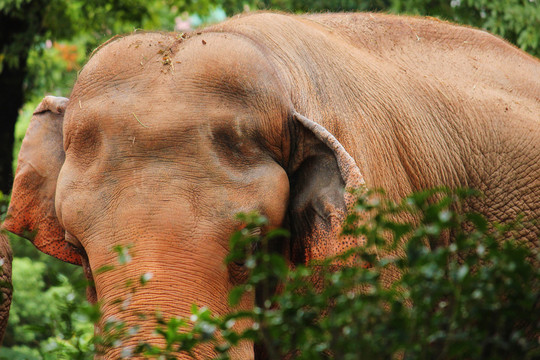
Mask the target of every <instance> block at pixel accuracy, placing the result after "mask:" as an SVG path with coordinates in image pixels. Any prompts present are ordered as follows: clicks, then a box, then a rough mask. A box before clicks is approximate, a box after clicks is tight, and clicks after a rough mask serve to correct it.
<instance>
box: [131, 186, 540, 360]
mask: <svg viewBox="0 0 540 360" xmlns="http://www.w3.org/2000/svg"><path fill="white" fill-rule="evenodd" d="M470 195H471V194H470V193H467V192H449V191H442V190H441V191H427V192H423V193H417V194H414V195H412V196H410V197H407V198H406V199H404V200H403V201H402V202H401V203H399V204H396V203H394V202H391V201H388V200H385V199H384V196H381V194H374V193H372V192H370V193H367V194H366V193H363V192H359V193H358V200H357V202H356V211H357V213H353V214H351V215H350V216H349V217H348V219H347V222H346V225H345V230H344V232H345V233H346V234H349V235H350V234H353V235H356V236H363V237H365V239H366V244H365V246H363V247H361V248H357V249H352V250H350V251H349V252H347V253H345V254H343V255H340V256H339V257H337V258H334V259H328V260H327V261H326V262H325V263H322V264H316V265H317V266H311V267H304V266H298V267H296V268H295V269H290V268H289V266H288V265H287V263H286V260H285V259H284V258H283V257H281V256H280V255H278V254H272V253H269V252H266V251H264V249H266V248H267V246H266V245H267V244H268V243H269V242H272V241H279V237H281V236H283V235H284V231H283V230H276V231H271V232H269V233H268V234H267V235H266V236H262V237H261V236H254V235H252V234H256V233H257V231H254V230H255V229H257V228H260V227H263V228H264V226H265V225H266V219H265V218H264V217H261V216H259V215H257V214H249V215H241V216H240V219H241V220H243V221H244V222H245V223H246V227H245V228H244V229H243V230H241V231H239V232H238V233H236V234H234V236H233V237H232V239H231V249H232V251H231V254H230V256H229V259H228V261H233V260H235V261H238V260H239V259H240V260H242V261H244V262H245V266H246V267H248V268H249V270H250V276H249V279H248V280H247V282H246V283H245V284H243V285H240V286H239V287H237V288H236V289H235V290H234V291H232V292H231V294H230V301H231V303H233V304H235V303H237V302H238V300H239V299H240V297H241V296H242V294H243V293H245V292H249V291H258V292H259V294H265V293H266V295H267V296H266V298H263V300H261V301H260V303H259V304H257V306H255V307H254V309H253V310H252V311H249V312H238V313H233V314H229V315H227V316H225V317H223V318H219V317H214V316H212V314H211V312H210V310H208V309H205V308H197V307H194V308H193V314H194V315H193V316H192V318H191V320H194V325H192V324H190V322H189V321H187V320H182V319H170V320H168V321H164V320H163V319H161V320H159V322H160V324H161V325H160V328H159V329H158V330H157V332H158V333H159V334H161V335H162V336H163V338H164V339H165V340H166V343H167V345H166V346H165V347H163V348H156V347H152V346H149V345H147V344H141V346H140V347H139V348H138V349H137V350H136V351H137V352H139V353H144V354H146V355H147V356H149V357H154V356H156V357H157V356H162V357H165V358H174V356H175V354H178V353H179V352H187V353H189V352H190V350H191V349H193V348H194V347H195V346H196V345H197V344H198V343H201V342H208V341H211V342H213V343H214V345H215V349H216V351H217V352H218V353H219V354H220V356H219V358H220V359H227V358H228V355H227V350H228V349H229V348H230V347H231V346H235V345H236V344H238V342H240V341H242V340H245V339H249V340H253V341H255V342H257V343H260V344H264V345H265V347H266V349H267V350H268V356H269V358H270V359H283V358H288V357H289V358H294V359H310V360H314V359H328V358H332V359H364V358H365V359H385V358H386V359H389V358H395V357H396V356H397V357H402V358H403V359H533V358H539V357H540V349H539V345H538V326H539V321H540V306H539V305H540V304H539V299H540V297H539V293H538V291H539V285H540V284H539V281H540V276H539V275H540V271H539V269H538V267H536V266H535V265H533V264H534V263H538V258H535V257H534V254H533V253H532V252H531V251H530V250H529V249H528V248H526V247H523V246H521V245H519V244H518V243H517V242H516V241H515V239H514V238H513V234H517V230H519V226H525V225H519V224H517V223H516V224H510V225H505V226H503V225H497V224H488V223H487V222H486V220H485V219H484V218H483V217H482V216H480V215H478V214H462V215H460V214H458V213H456V212H455V211H453V210H452V209H454V208H456V206H457V205H459V203H460V202H461V200H462V199H463V197H465V196H470ZM436 199H440V200H436ZM357 214H363V216H362V218H364V219H365V214H369V220H363V221H360V217H359V216H358V215H357ZM403 218H409V219H411V218H413V219H416V220H414V222H412V221H410V222H407V221H399V220H395V219H403ZM450 233H451V234H452V239H454V241H453V242H452V244H450V245H449V246H447V247H443V246H441V247H436V248H430V246H429V245H428V244H436V243H437V240H440V239H441V238H442V237H447V236H448V235H449V234H450ZM405 239H406V241H403V240H405ZM254 242H255V243H258V246H257V248H259V249H261V250H259V251H257V252H254V253H250V252H249V251H246V249H251V248H252V246H251V244H252V243H254ZM396 249H397V250H399V249H401V250H402V251H403V252H404V254H405V256H400V257H392V256H390V255H385V254H393V253H395V252H396ZM336 262H340V263H342V264H343V263H349V264H351V263H352V266H341V267H339V268H338V269H337V270H336V269H335V267H334V266H333V265H332V264H334V263H336ZM366 263H368V264H370V265H371V266H370V267H369V268H366V266H362V264H366ZM321 268H322V269H328V271H322V273H321V271H320V269H321ZM330 269H333V270H332V271H330ZM389 273H390V274H393V275H395V274H396V273H397V274H399V275H400V276H399V277H398V279H397V280H395V281H393V282H391V283H388V281H387V279H388V278H389V277H388V276H387V275H388V274H389ZM314 277H317V278H322V284H323V285H322V287H321V286H317V288H315V287H314V286H313V282H312V280H313V278H314ZM319 280H321V279H319ZM277 283H279V284H281V288H282V290H281V291H279V292H277V293H272V292H271V291H270V290H271V289H274V288H275V286H274V285H275V284H277ZM383 283H384V284H383ZM245 319H249V320H250V321H251V323H252V325H251V327H249V328H248V329H246V330H244V331H243V332H242V333H237V332H235V331H233V330H232V325H233V324H234V323H235V322H237V321H239V320H245ZM192 326H193V327H192ZM182 328H183V331H185V332H179V330H182ZM187 329H190V330H189V331H188V330H187ZM218 334H219V336H217V335H218ZM216 336H217V337H216Z"/></svg>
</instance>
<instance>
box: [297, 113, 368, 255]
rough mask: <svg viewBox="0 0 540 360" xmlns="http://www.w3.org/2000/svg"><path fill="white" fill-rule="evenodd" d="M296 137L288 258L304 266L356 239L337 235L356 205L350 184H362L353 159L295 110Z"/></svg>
mask: <svg viewBox="0 0 540 360" xmlns="http://www.w3.org/2000/svg"><path fill="white" fill-rule="evenodd" d="M293 121H295V124H294V125H295V126H294V128H295V129H296V134H295V135H296V136H295V139H294V140H293V142H294V144H293V151H292V154H291V161H290V164H289V171H288V172H289V181H290V200H289V224H290V225H289V226H290V229H291V246H290V252H291V254H290V256H291V260H292V261H293V262H294V263H304V264H307V263H308V262H310V261H313V260H323V259H325V258H327V257H330V256H333V255H337V254H340V253H342V252H343V251H345V250H347V249H349V248H350V247H352V246H355V245H359V242H360V240H358V239H353V238H350V237H343V236H340V234H341V229H342V224H343V221H344V220H345V217H346V215H347V212H348V210H349V209H350V208H351V207H352V206H353V204H354V200H355V198H354V196H353V195H352V194H350V193H349V192H347V189H349V188H359V187H363V186H364V178H363V176H362V174H361V173H360V169H359V168H358V166H357V165H356V162H355V161H354V159H353V158H352V157H351V156H350V155H349V153H348V152H347V151H346V150H345V148H344V147H343V146H342V145H341V144H340V142H339V141H338V140H337V139H336V138H335V137H334V136H333V135H332V134H331V133H330V132H328V130H326V129H325V128H324V127H323V126H321V125H319V124H317V123H315V122H314V121H312V120H310V119H308V118H306V117H305V116H303V115H301V114H299V113H294V114H293Z"/></svg>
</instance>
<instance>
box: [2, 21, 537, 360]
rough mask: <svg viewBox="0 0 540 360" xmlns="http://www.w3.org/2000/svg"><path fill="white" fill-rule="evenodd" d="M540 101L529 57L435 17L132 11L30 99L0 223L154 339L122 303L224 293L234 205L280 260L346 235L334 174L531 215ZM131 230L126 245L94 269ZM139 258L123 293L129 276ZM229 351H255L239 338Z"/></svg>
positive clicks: (246, 354)
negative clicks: (127, 257) (183, 21)
mask: <svg viewBox="0 0 540 360" xmlns="http://www.w3.org/2000/svg"><path fill="white" fill-rule="evenodd" d="M539 114H540V62H539V60H538V59H536V58H534V57H533V56H530V55H528V54H526V53H525V52H523V51H521V50H519V49H518V48H516V47H514V46H513V45H510V44H509V43H507V42H506V41H504V40H502V39H500V38H497V37H495V36H493V35H491V34H489V33H487V32H484V31H481V30H477V29H474V28H471V27H462V26H458V25H454V24H451V23H448V22H444V21H440V20H437V19H433V18H421V17H406V16H393V15H387V14H371V13H344V14H312V15H291V14H282V13H272V12H261V13H249V14H244V15H241V16H237V17H234V18H231V19H229V20H227V21H225V22H223V23H220V24H216V25H212V26H210V27H208V28H205V29H202V30H198V31H195V32H193V33H188V34H180V33H176V34H175V33H157V32H140V31H137V32H134V33H132V34H129V35H124V36H117V37H114V38H112V39H111V40H109V41H108V42H106V43H104V44H103V45H101V46H100V47H99V48H98V49H96V50H95V51H94V52H93V54H92V55H91V57H90V59H89V60H88V62H87V64H86V65H85V66H84V68H83V70H82V71H81V72H80V74H79V76H78V79H77V81H76V83H75V85H74V87H73V90H72V93H71V95H70V98H69V100H68V99H66V98H58V97H51V96H48V97H45V98H44V100H43V101H42V102H41V104H40V105H39V106H38V108H37V109H36V111H35V112H34V116H33V119H32V121H31V124H30V126H29V129H28V131H27V134H26V137H25V139H24V141H23V144H22V148H21V151H20V155H19V163H18V169H17V172H16V177H15V181H14V186H13V193H12V200H11V204H10V207H9V213H8V217H7V219H6V221H5V224H4V228H5V229H7V230H8V231H11V232H13V233H16V234H19V235H22V236H24V237H26V238H28V239H29V240H30V241H32V242H33V244H34V245H35V246H36V247H37V248H38V249H40V250H41V251H43V252H45V253H47V254H50V255H52V256H54V257H56V258H58V259H60V260H63V261H67V262H70V263H73V264H79V265H82V266H83V267H84V269H85V274H86V276H87V277H88V279H89V280H91V281H92V283H94V284H95V286H94V287H93V288H91V289H90V291H89V294H88V296H89V298H90V299H92V300H94V301H96V300H98V301H100V302H101V303H102V311H103V314H104V318H105V319H106V318H108V317H111V316H115V317H116V318H119V319H121V320H123V321H125V322H126V323H127V324H128V325H130V326H132V325H135V324H139V325H140V328H139V331H138V333H137V334H135V335H134V336H132V337H131V338H130V339H127V340H126V341H125V342H124V343H123V346H134V345H135V344H137V342H138V341H139V340H147V341H149V342H151V343H159V340H158V339H156V338H155V336H154V335H153V333H152V330H153V326H154V325H155V324H153V323H152V322H151V321H142V320H141V319H140V318H138V317H137V316H136V315H135V314H136V313H137V312H145V313H148V312H149V311H150V312H151V311H153V310H155V309H158V308H159V309H160V311H161V312H162V314H163V316H164V317H165V318H169V317H172V316H189V315H190V306H191V304H193V303H195V304H198V305H205V306H208V307H209V308H211V309H212V310H213V312H214V313H216V314H225V313H227V312H229V311H231V306H230V305H229V303H228V301H227V294H228V292H229V290H231V289H232V288H233V287H234V286H235V285H236V284H238V282H239V281H241V279H242V278H243V276H245V274H246V272H247V270H246V269H245V267H244V265H243V264H242V263H232V264H229V265H225V264H224V259H225V257H226V256H227V254H228V252H229V244H228V239H229V237H230V235H231V234H232V233H233V232H234V231H235V230H236V229H238V227H239V224H238V221H237V220H235V219H234V215H235V214H236V213H238V212H249V211H253V210H256V211H259V212H260V213H261V214H263V215H264V216H266V217H267V218H268V229H270V228H275V227H284V228H286V229H288V230H289V231H290V234H291V235H290V238H289V239H286V240H283V241H282V243H280V244H276V249H277V250H276V251H281V252H282V253H283V254H284V255H285V256H286V257H287V259H288V260H289V261H290V263H291V266H294V264H302V263H309V262H311V261H313V260H319V259H323V258H325V257H327V256H330V255H334V254H337V253H339V252H341V251H343V250H345V249H348V248H349V247H350V246H354V245H357V244H361V242H362V240H361V239H351V238H343V237H340V236H339V235H340V231H341V228H342V225H341V224H342V221H343V219H344V218H345V216H346V214H347V213H348V211H350V209H351V206H352V204H353V202H354V199H353V198H352V195H351V194H350V193H349V192H347V191H345V190H344V189H347V188H357V187H363V186H366V187H369V188H372V187H373V188H383V189H385V191H386V193H387V194H388V196H390V197H392V198H396V199H397V198H400V197H402V196H405V195H407V194H409V193H410V192H413V191H418V190H421V189H426V188H432V187H437V186H447V187H450V188H463V187H465V188H474V189H478V190H480V191H481V192H482V193H483V194H484V195H483V196H482V197H479V198H474V199H470V200H469V201H468V202H467V203H466V208H467V210H471V211H477V212H479V213H481V214H483V215H485V216H486V217H487V218H488V219H489V220H491V221H497V222H502V223H504V222H507V221H509V220H511V219H513V218H514V217H515V216H517V215H519V214H522V215H523V216H524V218H525V219H538V218H539V217H540V126H539V125H540V116H539ZM539 233H540V231H539V224H538V223H533V224H532V225H531V226H529V227H526V228H524V229H523V230H522V231H521V233H520V236H521V239H520V241H523V242H524V243H526V244H528V245H529V246H531V247H534V248H537V247H538V236H539ZM448 241H452V239H451V238H449V239H441V241H440V243H433V244H430V246H433V247H436V246H442V245H445V243H446V242H448ZM131 245H132V246H133V247H132V248H131V249H132V250H133V254H132V261H131V262H129V263H126V264H125V265H123V266H122V267H115V269H113V270H110V271H108V272H101V271H97V270H98V269H100V268H102V267H103V266H105V265H108V264H115V263H116V253H115V251H113V248H114V247H118V246H124V247H126V246H131ZM147 272H150V273H152V274H153V278H152V279H151V281H149V282H148V283H147V284H146V285H145V287H144V289H143V290H140V291H136V292H135V293H133V294H132V296H131V295H130V296H131V298H130V299H131V302H130V305H129V309H130V310H131V311H129V312H119V311H118V308H117V306H116V305H114V304H113V302H114V300H115V299H119V298H120V299H122V298H126V297H127V296H128V295H129V294H130V290H129V289H126V287H125V286H124V284H125V282H126V281H127V280H128V279H136V278H138V277H139V276H140V275H141V274H143V273H147ZM255 301H256V299H255V295H254V294H247V295H246V296H244V297H243V298H242V299H241V301H240V304H239V305H238V308H240V309H245V308H250V307H252V306H253V304H254V303H255ZM101 326H102V325H98V328H100V327H101ZM237 326H242V325H241V324H238V325H237ZM119 351H120V349H114V348H113V349H108V350H107V352H106V353H105V354H104V357H105V358H115V357H116V356H117V355H118V354H119ZM212 355H213V350H212V348H211V347H209V346H208V347H207V346H204V345H203V346H201V347H199V348H197V350H196V352H195V353H194V356H196V357H198V358H207V357H210V356H212ZM231 357H232V358H234V359H253V358H257V357H258V355H257V354H256V353H255V352H254V346H253V345H252V344H249V343H242V344H240V345H239V346H238V347H236V348H235V349H233V350H232V351H231Z"/></svg>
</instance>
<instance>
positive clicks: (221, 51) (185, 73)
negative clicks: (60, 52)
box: [71, 32, 283, 99]
mask: <svg viewBox="0 0 540 360" xmlns="http://www.w3.org/2000/svg"><path fill="white" fill-rule="evenodd" d="M186 37H187V38H185V39H184V37H182V35H179V34H176V35H175V34H166V33H141V34H138V33H137V34H132V35H129V36H124V37H117V38H113V39H111V40H109V42H107V43H105V44H104V45H102V46H101V47H100V48H98V49H97V50H96V51H95V52H94V54H93V56H92V57H91V59H90V60H89V62H88V63H87V64H86V65H85V67H84V69H83V70H82V71H81V73H80V75H79V78H78V80H77V83H76V84H75V86H74V89H73V92H72V95H71V98H72V99H73V98H82V97H87V96H96V95H102V94H103V92H104V91H121V92H123V93H125V94H132V93H137V92H139V93H148V92H150V91H151V92H154V91H162V92H163V93H164V94H165V95H166V94H168V93H169V94H172V95H174V96H176V97H177V98H178V95H184V94H186V93H197V94H198V95H199V96H200V95H201V94H210V93H213V94H216V93H218V94H224V93H227V94H228V95H230V94H234V95H235V96H233V98H239V97H242V96H245V95H246V94H254V93H255V94H259V93H268V92H275V93H279V94H282V93H283V91H282V89H279V88H280V86H279V84H277V83H276V81H275V80H276V78H277V77H278V76H277V74H276V71H275V70H274V69H273V68H272V66H269V62H268V60H267V56H265V55H264V54H262V53H261V52H260V50H259V49H258V47H257V46H255V45H254V44H253V43H252V42H251V41H250V40H247V39H246V38H244V37H241V36H238V35H234V34H225V33H213V32H209V33H204V32H202V33H194V34H191V35H186ZM154 98H155V95H154ZM230 98H231V97H230V96H229V99H230Z"/></svg>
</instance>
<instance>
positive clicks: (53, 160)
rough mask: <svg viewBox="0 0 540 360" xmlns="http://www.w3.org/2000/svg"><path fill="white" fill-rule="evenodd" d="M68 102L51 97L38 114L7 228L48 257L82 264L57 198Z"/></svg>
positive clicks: (23, 153)
mask: <svg viewBox="0 0 540 360" xmlns="http://www.w3.org/2000/svg"><path fill="white" fill-rule="evenodd" d="M67 103H68V99H66V98H61V97H54V96H47V97H45V98H44V99H43V101H42V102H41V103H40V104H39V105H38V107H37V108H36V110H35V111H34V115H33V117H32V120H31V121H30V125H29V126H28V130H27V131H26V135H25V137H24V140H23V142H22V146H21V150H20V152H19V160H18V166H17V171H16V173H15V180H14V183H13V191H12V194H11V203H10V204H9V209H8V213H7V216H6V220H5V222H4V224H3V227H4V228H5V229H6V230H7V231H10V232H12V233H14V234H17V235H19V236H22V237H24V238H26V239H28V240H30V241H32V243H33V244H34V246H35V247H37V248H38V249H39V250H41V251H42V252H44V253H45V254H48V255H52V256H54V257H56V258H58V259H60V260H63V261H66V262H69V263H72V264H77V265H80V264H81V257H80V255H79V254H78V253H77V252H76V251H75V250H74V249H73V247H71V246H69V244H68V243H67V242H66V241H65V231H64V229H63V228H62V226H61V225H60V223H59V222H58V218H57V217H56V211H55V203H54V198H55V194H56V181H57V179H58V173H59V172H60V169H61V168H62V164H63V163H64V159H65V153H64V146H63V135H62V127H63V118H64V111H65V109H66V106H67Z"/></svg>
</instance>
